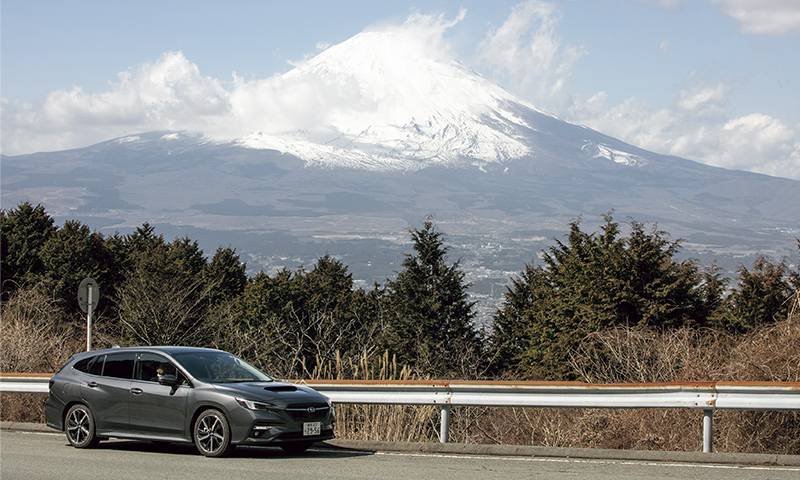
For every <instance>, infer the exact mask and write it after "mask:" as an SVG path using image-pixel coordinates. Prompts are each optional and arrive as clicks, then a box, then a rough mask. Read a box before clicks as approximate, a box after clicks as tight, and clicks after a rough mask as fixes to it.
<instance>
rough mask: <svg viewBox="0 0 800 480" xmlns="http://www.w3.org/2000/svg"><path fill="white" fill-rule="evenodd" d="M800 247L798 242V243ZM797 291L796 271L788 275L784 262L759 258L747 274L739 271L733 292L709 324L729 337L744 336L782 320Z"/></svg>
mask: <svg viewBox="0 0 800 480" xmlns="http://www.w3.org/2000/svg"><path fill="white" fill-rule="evenodd" d="M798 246H799V247H800V240H798ZM798 289H800V270H798V271H797V272H792V271H790V270H789V266H788V265H787V264H786V260H783V261H781V262H779V263H775V262H771V261H769V259H767V258H766V257H764V256H760V257H759V258H758V259H757V260H756V261H755V264H754V265H753V269H752V270H748V269H747V268H746V267H745V266H744V265H741V266H740V267H739V278H738V282H737V285H736V288H735V289H734V290H733V291H732V292H731V293H730V295H728V297H727V298H726V299H725V302H724V304H723V305H722V306H721V308H719V309H718V310H717V312H715V314H714V315H713V319H712V322H713V324H714V325H715V326H716V327H718V328H721V329H723V330H726V331H729V332H732V333H747V332H749V331H750V330H752V329H754V328H756V327H758V326H760V325H765V324H770V323H774V322H776V321H778V320H782V319H784V318H786V316H787V315H788V313H789V310H790V308H791V307H792V305H791V300H792V298H794V297H796V296H797V295H798V293H797V292H798Z"/></svg>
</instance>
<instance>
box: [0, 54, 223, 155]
mask: <svg viewBox="0 0 800 480" xmlns="http://www.w3.org/2000/svg"><path fill="white" fill-rule="evenodd" d="M229 109H230V105H229V94H228V92H226V91H225V89H224V88H223V87H222V86H221V85H220V83H219V82H218V81H217V80H215V79H212V78H209V77H203V76H202V75H200V72H199V69H198V68H197V66H196V65H194V64H193V63H190V62H189V61H188V60H187V59H186V58H185V57H184V56H183V54H182V53H180V52H169V53H165V54H164V55H162V56H161V58H159V59H158V60H157V61H156V62H154V63H144V64H142V65H139V66H138V67H137V68H136V69H135V70H132V71H131V70H129V71H126V72H123V73H120V75H119V81H118V82H116V83H114V84H112V85H111V89H110V90H108V91H104V92H98V93H87V92H84V91H83V89H81V88H80V87H73V88H72V89H70V90H57V91H54V92H51V93H50V94H49V95H47V97H46V98H45V100H44V101H43V102H42V103H41V104H39V105H33V104H30V103H19V102H11V101H8V100H5V99H4V100H3V112H2V115H3V120H2V121H3V150H4V152H3V153H6V154H9V155H13V154H16V153H22V152H30V151H38V150H57V149H62V148H71V147H76V146H80V145H86V144H88V143H93V142H99V141H103V140H108V139H109V138H113V137H115V136H121V135H125V134H126V133H132V132H140V131H148V130H159V129H180V130H198V131H203V130H204V129H205V128H207V127H209V126H210V125H213V124H215V123H216V121H215V119H217V118H218V117H219V116H220V115H225V114H226V113H227V112H228V111H229Z"/></svg>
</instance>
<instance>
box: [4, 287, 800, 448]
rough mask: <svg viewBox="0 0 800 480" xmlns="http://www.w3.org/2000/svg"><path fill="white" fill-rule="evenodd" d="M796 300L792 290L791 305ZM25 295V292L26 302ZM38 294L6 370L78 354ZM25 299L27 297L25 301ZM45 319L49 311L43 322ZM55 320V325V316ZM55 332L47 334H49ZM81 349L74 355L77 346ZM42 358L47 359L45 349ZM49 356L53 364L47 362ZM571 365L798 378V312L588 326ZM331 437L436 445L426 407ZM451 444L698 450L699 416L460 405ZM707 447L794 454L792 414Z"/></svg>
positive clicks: (435, 417)
mask: <svg viewBox="0 0 800 480" xmlns="http://www.w3.org/2000/svg"><path fill="white" fill-rule="evenodd" d="M799 298H800V297H797V296H796V297H795V299H794V301H795V307H797V304H798V303H797V302H798V299H799ZM28 300H30V299H28ZM45 300H46V299H42V298H38V299H36V302H34V303H35V304H36V305H38V306H37V308H38V309H39V310H30V308H29V307H28V308H26V307H24V306H23V305H22V304H21V303H20V304H14V303H13V300H12V301H10V302H8V304H7V305H4V306H3V311H2V355H3V358H2V370H3V371H6V372H11V371H16V372H26V371H27V372H48V371H54V370H55V368H57V366H59V365H60V364H61V363H62V362H63V361H65V360H66V358H67V357H68V356H69V355H70V354H71V353H73V352H74V351H76V348H78V347H76V346H75V345H76V342H77V343H79V342H78V337H79V335H76V334H75V332H71V331H70V330H69V329H68V328H65V329H58V328H53V327H49V326H48V324H50V323H49V322H47V321H45V320H43V318H48V316H52V315H57V314H58V309H57V308H56V306H55V305H53V304H52V303H48V302H47V301H45ZM23 303H24V302H23ZM50 318H52V317H50ZM55 324H56V325H58V323H55ZM50 328H53V329H52V330H48V329H50ZM80 350H81V348H78V349H77V351H80ZM43 353H44V355H43ZM43 358H47V359H49V360H44V359H43ZM572 362H573V367H574V368H575V369H576V371H578V372H580V374H581V375H582V376H583V380H584V381H587V382H592V383H637V382H670V381H694V380H711V381H769V382H800V311H798V309H797V308H795V309H793V311H792V313H791V314H790V315H789V317H788V318H787V319H785V320H784V321H781V322H778V323H776V324H774V325H771V326H766V327H762V328H760V329H757V330H755V331H753V332H752V333H750V334H749V335H747V336H739V337H733V336H728V335H725V334H721V333H719V332H716V331H710V330H698V329H690V328H684V329H678V330H674V331H668V332H656V331H649V330H629V329H617V330H610V331H606V332H601V333H596V334H594V335H592V336H590V337H588V338H587V340H586V342H585V343H584V345H583V346H582V347H581V348H580V349H578V350H577V351H576V352H574V355H573V360H572ZM315 365H317V367H316V368H314V369H313V370H312V371H308V370H307V369H306V368H305V366H304V365H301V366H300V367H298V368H299V369H300V371H304V372H307V378H309V379H323V380H324V379H339V380H424V379H426V378H422V377H421V376H420V375H419V373H415V372H414V371H412V370H410V369H409V368H407V367H403V366H401V365H398V364H397V362H396V361H395V360H394V359H390V358H389V357H388V355H382V356H371V355H367V354H363V355H362V356H361V357H358V358H349V359H342V358H340V357H339V356H338V355H337V356H336V358H335V361H333V362H328V363H322V364H321V362H319V361H317V362H315ZM44 398H45V396H43V395H32V394H4V395H3V396H2V406H1V407H0V415H1V416H2V419H3V420H10V421H32V422H41V421H43V413H42V410H43V409H42V403H43V399H44ZM336 411H337V436H339V437H341V438H349V439H364V440H386V441H422V442H436V441H438V440H439V438H438V431H439V409H438V407H433V406H376V405H338V406H337V408H336ZM451 421H452V423H451V427H450V441H452V442H461V443H486V444H509V445H544V446H556V447H590V448H612V449H645V450H680V451H700V450H701V449H702V412H700V411H694V410H685V409H634V410H590V409H585V410H581V409H533V408H477V407H457V408H453V409H452V411H451ZM714 449H715V450H716V451H720V452H752V453H772V454H793V455H797V454H800V412H735V411H718V412H716V413H715V423H714Z"/></svg>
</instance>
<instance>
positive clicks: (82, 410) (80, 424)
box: [64, 403, 100, 448]
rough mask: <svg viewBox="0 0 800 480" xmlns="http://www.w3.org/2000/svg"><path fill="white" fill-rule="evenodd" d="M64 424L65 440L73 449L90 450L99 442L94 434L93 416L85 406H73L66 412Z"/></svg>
mask: <svg viewBox="0 0 800 480" xmlns="http://www.w3.org/2000/svg"><path fill="white" fill-rule="evenodd" d="M64 423H65V425H64V430H65V431H66V433H67V440H68V441H69V444H70V445H72V446H73V447H75V448H91V447H94V446H95V445H97V443H98V442H99V441H100V439H98V438H97V435H96V434H95V424H94V415H92V411H91V410H89V407H87V406H86V405H83V404H80V403H79V404H77V405H73V406H72V408H70V409H69V411H68V412H67V416H66V418H65V422H64Z"/></svg>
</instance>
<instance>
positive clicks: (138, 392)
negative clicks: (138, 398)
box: [131, 388, 144, 395]
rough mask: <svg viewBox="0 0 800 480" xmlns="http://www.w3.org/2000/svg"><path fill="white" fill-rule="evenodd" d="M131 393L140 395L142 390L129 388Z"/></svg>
mask: <svg viewBox="0 0 800 480" xmlns="http://www.w3.org/2000/svg"><path fill="white" fill-rule="evenodd" d="M131 393H132V394H134V395H141V394H142V393H144V391H142V389H141V388H131Z"/></svg>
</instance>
